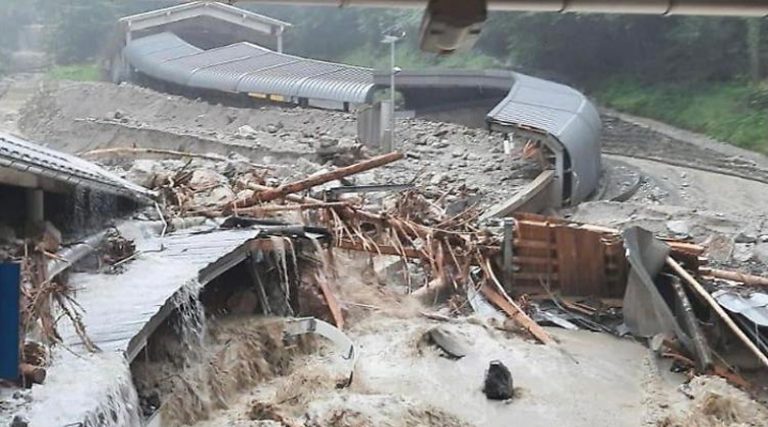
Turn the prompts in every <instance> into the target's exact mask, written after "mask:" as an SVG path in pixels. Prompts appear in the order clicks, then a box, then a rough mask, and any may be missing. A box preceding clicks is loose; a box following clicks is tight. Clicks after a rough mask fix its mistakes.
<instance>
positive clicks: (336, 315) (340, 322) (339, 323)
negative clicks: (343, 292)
mask: <svg viewBox="0 0 768 427" xmlns="http://www.w3.org/2000/svg"><path fill="white" fill-rule="evenodd" d="M317 284H318V285H319V286H320V291H321V292H322V293H323V298H324V299H325V303H326V304H328V310H329V311H330V312H331V317H333V323H335V324H336V327H337V328H339V329H344V316H343V315H342V313H341V307H340V306H339V301H338V300H337V299H336V295H334V294H333V291H331V287H330V286H329V285H328V282H326V281H325V279H324V278H322V277H320V276H319V275H317Z"/></svg>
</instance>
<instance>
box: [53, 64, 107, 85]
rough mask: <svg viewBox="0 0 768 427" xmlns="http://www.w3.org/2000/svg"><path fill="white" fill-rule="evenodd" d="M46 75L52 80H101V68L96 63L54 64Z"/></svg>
mask: <svg viewBox="0 0 768 427" xmlns="http://www.w3.org/2000/svg"><path fill="white" fill-rule="evenodd" d="M46 77H48V78H49V79H52V80H74V81H78V82H91V81H97V80H101V69H100V68H99V66H98V65H97V64H74V65H55V66H54V67H53V68H51V69H50V70H48V73H46Z"/></svg>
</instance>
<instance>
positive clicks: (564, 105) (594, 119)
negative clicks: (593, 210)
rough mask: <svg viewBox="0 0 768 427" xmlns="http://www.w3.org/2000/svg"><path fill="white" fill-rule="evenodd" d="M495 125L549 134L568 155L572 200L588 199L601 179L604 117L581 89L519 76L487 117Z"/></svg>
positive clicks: (516, 75)
mask: <svg viewBox="0 0 768 427" xmlns="http://www.w3.org/2000/svg"><path fill="white" fill-rule="evenodd" d="M486 121H487V122H488V123H489V124H491V126H498V127H501V128H504V127H508V128H511V129H521V130H528V131H534V132H539V133H542V134H545V135H549V136H551V137H553V138H554V139H556V140H557V141H558V142H560V143H561V144H562V145H563V147H564V148H565V150H566V152H567V153H568V156H569V160H570V170H571V171H572V174H573V175H574V179H573V180H572V182H573V184H572V187H573V188H572V191H571V198H572V200H573V201H581V200H584V199H585V198H586V197H587V196H589V194H590V193H591V192H592V191H593V190H594V189H595V188H596V187H597V183H598V180H599V179H600V172H601V167H600V133H601V126H602V125H601V122H600V114H599V113H598V112H597V109H595V107H594V106H593V105H592V103H591V102H589V100H588V99H587V98H586V97H585V96H584V95H582V94H581V93H580V92H578V91H577V90H575V89H573V88H570V87H568V86H565V85H561V84H558V83H555V82H551V81H547V80H542V79H538V78H535V77H530V76H526V75H524V74H519V73H515V82H514V85H512V89H510V91H509V95H507V97H506V98H505V99H504V100H503V101H502V102H501V103H500V104H499V105H497V106H496V107H494V109H493V110H491V112H490V113H488V115H487V117H486Z"/></svg>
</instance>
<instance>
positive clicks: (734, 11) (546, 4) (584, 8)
mask: <svg viewBox="0 0 768 427" xmlns="http://www.w3.org/2000/svg"><path fill="white" fill-rule="evenodd" d="M243 2H248V3H252V2H254V3H280V4H303V5H318V6H337V7H338V6H372V7H397V8H402V7H413V8H424V7H426V5H427V1H426V0H389V1H387V0H279V1H278V0H244V1H241V3H243ZM488 8H489V9H491V10H503V11H521V12H522V11H529V12H560V13H568V12H576V13H627V14H635V13H637V14H649V15H711V16H715V15H717V16H756V17H764V16H768V2H766V1H762V0H488Z"/></svg>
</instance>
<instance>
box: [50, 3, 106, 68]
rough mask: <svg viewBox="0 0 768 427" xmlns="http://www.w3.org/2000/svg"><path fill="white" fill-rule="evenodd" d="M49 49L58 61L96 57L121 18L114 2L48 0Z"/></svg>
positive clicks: (66, 61) (87, 59)
mask: <svg viewBox="0 0 768 427" xmlns="http://www.w3.org/2000/svg"><path fill="white" fill-rule="evenodd" d="M47 7H48V8H47V9H46V12H47V14H48V21H49V22H50V24H49V26H48V29H49V33H48V37H47V44H48V50H49V52H50V53H51V54H52V55H53V58H54V59H55V61H56V63H58V64H74V63H79V62H84V61H89V60H93V59H96V58H97V57H98V56H99V55H100V54H101V53H102V52H101V49H102V47H103V45H104V41H105V39H107V38H108V37H109V35H110V31H111V30H112V29H113V28H114V25H115V21H116V20H117V18H118V15H117V12H116V10H115V7H114V3H113V2H106V1H102V0H64V1H53V2H49V3H48V4H47Z"/></svg>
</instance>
